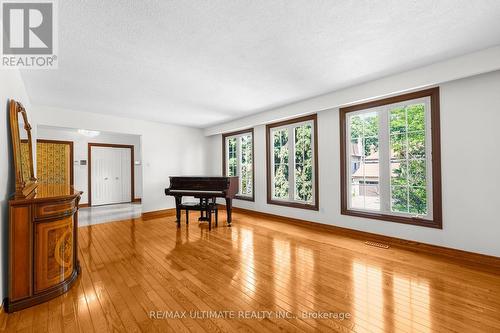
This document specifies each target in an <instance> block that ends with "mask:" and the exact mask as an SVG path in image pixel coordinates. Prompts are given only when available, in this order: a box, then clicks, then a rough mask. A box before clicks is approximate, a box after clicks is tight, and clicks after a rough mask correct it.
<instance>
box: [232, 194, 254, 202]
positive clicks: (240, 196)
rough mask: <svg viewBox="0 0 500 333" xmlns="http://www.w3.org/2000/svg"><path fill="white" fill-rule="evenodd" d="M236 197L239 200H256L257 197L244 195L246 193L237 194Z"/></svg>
mask: <svg viewBox="0 0 500 333" xmlns="http://www.w3.org/2000/svg"><path fill="white" fill-rule="evenodd" d="M234 198H235V199H238V200H243V201H251V202H255V197H254V196H253V195H252V196H251V197H248V196H244V195H235V196H234Z"/></svg>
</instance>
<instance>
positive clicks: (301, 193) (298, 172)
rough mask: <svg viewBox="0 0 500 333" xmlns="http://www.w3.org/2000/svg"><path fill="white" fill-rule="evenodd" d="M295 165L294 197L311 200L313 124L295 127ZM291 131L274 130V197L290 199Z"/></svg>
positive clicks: (306, 200)
mask: <svg viewBox="0 0 500 333" xmlns="http://www.w3.org/2000/svg"><path fill="white" fill-rule="evenodd" d="M293 134H294V141H293V144H294V150H295V156H294V159H293V163H294V164H293V167H294V173H295V188H294V189H293V191H294V192H293V194H294V199H295V200H300V201H305V202H311V201H312V199H313V181H312V179H313V149H312V126H311V125H310V124H306V125H303V126H299V127H296V128H295V129H294V132H293ZM288 140H289V133H288V130H287V129H282V130H278V131H275V132H273V149H274V184H273V185H274V197H276V198H279V199H288V198H289V195H290V192H289V191H291V190H292V189H290V179H289V174H288V170H289V169H288V168H289V162H290V161H289V150H288Z"/></svg>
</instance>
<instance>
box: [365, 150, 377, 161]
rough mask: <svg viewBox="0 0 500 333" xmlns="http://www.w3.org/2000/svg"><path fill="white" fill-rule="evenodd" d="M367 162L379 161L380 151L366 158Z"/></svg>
mask: <svg viewBox="0 0 500 333" xmlns="http://www.w3.org/2000/svg"><path fill="white" fill-rule="evenodd" d="M365 161H378V150H377V151H374V152H373V153H371V154H370V155H368V156H366V157H365Z"/></svg>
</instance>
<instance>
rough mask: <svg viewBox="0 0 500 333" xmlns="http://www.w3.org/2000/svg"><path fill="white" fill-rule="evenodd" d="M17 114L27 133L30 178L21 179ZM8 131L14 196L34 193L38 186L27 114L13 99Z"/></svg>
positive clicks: (20, 196)
mask: <svg viewBox="0 0 500 333" xmlns="http://www.w3.org/2000/svg"><path fill="white" fill-rule="evenodd" d="M19 115H21V116H22V117H23V121H24V129H25V130H26V133H27V135H28V146H29V149H28V151H29V160H30V165H29V175H30V179H29V180H28V181H24V179H23V166H22V155H21V136H20V133H19ZM9 116H10V133H11V137H12V151H13V155H14V169H15V170H14V171H15V173H16V193H15V196H16V198H26V197H28V196H30V195H32V193H34V191H35V189H36V187H37V186H38V183H37V180H36V178H35V173H34V166H33V164H34V163H33V146H32V145H33V143H32V140H31V125H30V123H29V122H28V115H27V113H26V109H25V108H24V106H23V105H22V104H21V103H19V102H17V101H15V100H12V99H11V100H10V110H9Z"/></svg>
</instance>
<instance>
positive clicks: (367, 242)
mask: <svg viewBox="0 0 500 333" xmlns="http://www.w3.org/2000/svg"><path fill="white" fill-rule="evenodd" d="M365 244H366V245H368V246H374V247H380V248H381V249H388V248H389V245H387V244H382V243H376V242H370V241H366V242H365Z"/></svg>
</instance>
